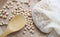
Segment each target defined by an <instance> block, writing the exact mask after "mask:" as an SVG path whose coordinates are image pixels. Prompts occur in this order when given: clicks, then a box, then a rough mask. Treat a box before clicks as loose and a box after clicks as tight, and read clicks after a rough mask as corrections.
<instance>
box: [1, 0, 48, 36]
mask: <svg viewBox="0 0 60 37" xmlns="http://www.w3.org/2000/svg"><path fill="white" fill-rule="evenodd" d="M5 2H6V0H0V9H1V8H2V6H3V5H4V3H5ZM35 3H37V0H31V8H32V6H33V5H34V4H35ZM34 26H35V25H34ZM1 27H2V29H3V30H5V29H6V26H1ZM23 30H24V28H23V29H22V30H20V31H18V32H15V33H11V34H9V35H8V36H7V37H47V35H48V34H44V33H42V32H40V31H39V30H38V29H37V28H36V26H35V30H34V31H35V32H34V34H30V33H29V32H28V31H27V32H26V34H23Z"/></svg>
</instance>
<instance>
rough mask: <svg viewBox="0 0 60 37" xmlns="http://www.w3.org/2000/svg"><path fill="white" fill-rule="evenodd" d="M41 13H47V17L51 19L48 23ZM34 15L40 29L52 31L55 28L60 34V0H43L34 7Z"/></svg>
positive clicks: (46, 31) (45, 31)
mask: <svg viewBox="0 0 60 37" xmlns="http://www.w3.org/2000/svg"><path fill="white" fill-rule="evenodd" d="M41 14H44V15H46V16H47V17H45V18H49V19H50V22H49V23H48V24H45V21H44V20H41V19H44V18H42V17H41ZM32 17H33V21H34V23H35V25H36V26H37V27H38V28H39V30H40V31H42V32H44V33H50V32H51V31H53V30H55V31H56V33H57V34H58V35H60V0H41V1H40V2H38V3H37V4H36V5H35V6H34V7H33V8H32ZM41 21H42V22H41ZM42 23H44V24H42Z"/></svg>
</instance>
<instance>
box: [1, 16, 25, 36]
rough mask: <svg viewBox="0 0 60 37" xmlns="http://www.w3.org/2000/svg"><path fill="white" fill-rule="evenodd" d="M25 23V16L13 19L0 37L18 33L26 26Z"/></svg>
mask: <svg viewBox="0 0 60 37" xmlns="http://www.w3.org/2000/svg"><path fill="white" fill-rule="evenodd" d="M25 23H26V22H25V18H24V16H23V15H16V16H15V17H14V18H12V19H11V21H10V22H9V24H8V26H7V29H6V31H5V32H4V33H3V34H2V35H1V36H0V37H5V36H7V35H8V34H10V33H12V32H16V31H18V30H20V29H22V28H23V27H24V26H25Z"/></svg>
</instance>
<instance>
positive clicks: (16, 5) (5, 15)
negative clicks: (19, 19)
mask: <svg viewBox="0 0 60 37" xmlns="http://www.w3.org/2000/svg"><path fill="white" fill-rule="evenodd" d="M22 4H25V5H27V6H28V7H30V1H25V2H21V1H17V0H12V1H8V2H7V3H6V4H5V5H4V6H3V8H2V9H1V10H0V19H2V20H0V25H8V22H9V21H10V20H11V18H13V17H15V15H18V14H23V15H24V16H25V18H26V24H25V27H24V30H23V34H26V32H27V31H28V32H29V33H31V34H34V29H35V27H34V25H33V20H32V10H31V9H30V8H26V9H24V7H23V5H22Z"/></svg>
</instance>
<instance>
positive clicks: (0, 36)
mask: <svg viewBox="0 0 60 37" xmlns="http://www.w3.org/2000/svg"><path fill="white" fill-rule="evenodd" d="M10 33H11V31H10V30H9V29H8V28H7V29H6V31H5V32H4V33H3V34H1V35H0V37H6V36H7V35H8V34H10Z"/></svg>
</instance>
